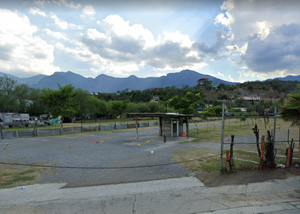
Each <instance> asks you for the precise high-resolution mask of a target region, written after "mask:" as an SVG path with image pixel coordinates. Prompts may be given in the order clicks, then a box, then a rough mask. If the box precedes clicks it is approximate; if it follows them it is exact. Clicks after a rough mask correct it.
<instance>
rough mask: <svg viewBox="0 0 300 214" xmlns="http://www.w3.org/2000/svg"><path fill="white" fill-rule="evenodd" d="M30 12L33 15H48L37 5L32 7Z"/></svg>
mask: <svg viewBox="0 0 300 214" xmlns="http://www.w3.org/2000/svg"><path fill="white" fill-rule="evenodd" d="M28 13H30V14H32V15H40V16H44V17H45V16H46V13H45V12H44V11H41V10H40V9H39V8H37V7H31V8H29V11H28Z"/></svg>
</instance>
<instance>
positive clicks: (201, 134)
mask: <svg viewBox="0 0 300 214" xmlns="http://www.w3.org/2000/svg"><path fill="white" fill-rule="evenodd" d="M205 123H206V122H203V123H202V125H203V124H204V125H205ZM210 123H211V122H210ZM255 123H256V124H257V125H258V128H259V131H260V132H259V133H260V135H265V136H266V135H267V130H270V131H271V130H272V129H273V124H274V121H273V120H271V119H270V121H269V123H268V125H267V126H266V127H265V124H264V120H263V119H256V120H255V119H249V118H248V119H247V120H246V121H245V122H241V121H240V120H239V119H230V120H225V128H224V137H225V138H226V137H229V136H231V135H235V136H243V135H253V136H254V134H253V131H252V128H253V127H254V124H255ZM290 124H291V123H290V122H285V121H283V120H282V119H280V118H278V119H277V120H276V133H277V134H278V132H280V131H281V132H282V131H286V132H287V130H288V129H290V140H291V138H294V139H298V138H299V130H298V129H292V128H291V127H290ZM221 131H222V127H221V126H215V127H213V126H208V127H198V133H197V129H196V128H194V129H190V137H191V138H195V139H193V140H191V141H188V142H182V143H181V144H185V143H200V142H217V143H220V142H221Z"/></svg>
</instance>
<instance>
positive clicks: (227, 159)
mask: <svg viewBox="0 0 300 214" xmlns="http://www.w3.org/2000/svg"><path fill="white" fill-rule="evenodd" d="M226 161H227V162H229V152H228V151H226Z"/></svg>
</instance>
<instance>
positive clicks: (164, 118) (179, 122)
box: [129, 113, 193, 142]
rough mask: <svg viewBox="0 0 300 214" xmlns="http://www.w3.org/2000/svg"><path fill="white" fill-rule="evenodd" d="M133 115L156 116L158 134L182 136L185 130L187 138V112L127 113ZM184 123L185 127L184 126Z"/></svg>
mask: <svg viewBox="0 0 300 214" xmlns="http://www.w3.org/2000/svg"><path fill="white" fill-rule="evenodd" d="M129 115H134V116H135V117H158V118H159V120H158V121H159V123H158V124H159V135H160V136H164V142H165V141H166V137H182V132H183V131H184V130H185V133H186V138H189V117H192V116H193V115H189V114H177V113H129ZM184 123H185V127H184ZM136 138H137V139H138V125H137V120H136Z"/></svg>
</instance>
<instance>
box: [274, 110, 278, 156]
mask: <svg viewBox="0 0 300 214" xmlns="http://www.w3.org/2000/svg"><path fill="white" fill-rule="evenodd" d="M276 114H277V107H275V109H274V130H273V142H274V148H275V134H276ZM273 152H274V151H273Z"/></svg>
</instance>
